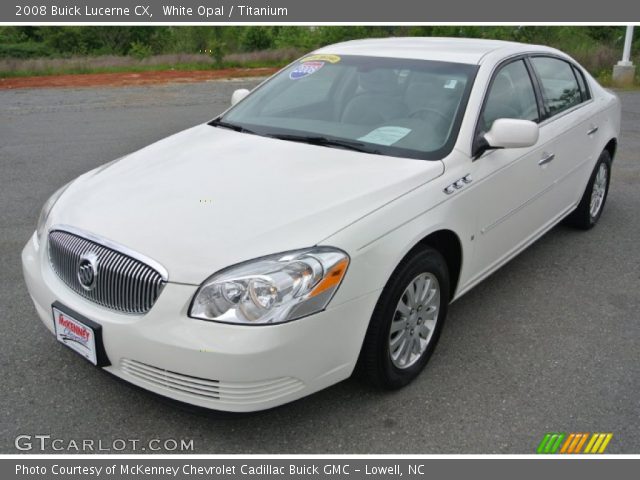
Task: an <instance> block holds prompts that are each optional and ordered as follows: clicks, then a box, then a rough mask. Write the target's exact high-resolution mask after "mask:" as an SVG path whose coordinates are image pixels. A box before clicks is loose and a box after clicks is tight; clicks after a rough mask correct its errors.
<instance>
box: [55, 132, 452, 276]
mask: <svg viewBox="0 0 640 480" xmlns="http://www.w3.org/2000/svg"><path fill="white" fill-rule="evenodd" d="M442 172H443V166H442V164H441V163H440V162H423V161H416V160H411V159H402V158H388V157H384V156H380V155H368V154H362V153H359V152H351V151H347V150H340V149H334V148H326V147H317V146H313V145H307V144H302V143H294V142H287V141H283V140H276V139H272V138H265V137H260V136H257V135H248V134H242V133H238V132H234V131H230V130H226V129H222V128H214V127H211V126H208V125H201V126H198V127H194V128H192V129H190V130H186V131H184V132H181V133H178V134H176V135H174V136H172V137H169V138H167V139H164V140H161V141H160V142H157V143H155V144H153V145H151V146H149V147H146V148H144V149H142V150H140V151H139V152H136V153H134V154H132V155H130V156H128V157H126V158H124V159H122V160H120V161H119V162H117V163H115V164H113V165H112V166H110V167H109V168H107V169H105V170H103V171H101V172H99V173H98V174H96V175H91V173H89V174H86V175H85V176H84V177H82V179H81V180H79V181H77V182H76V183H74V184H73V185H71V186H70V187H69V189H68V190H67V191H66V192H65V195H64V196H63V197H62V198H61V199H60V200H59V201H58V203H57V204H56V206H55V207H54V209H53V211H52V213H51V217H50V219H49V222H48V226H49V227H51V226H53V225H59V224H63V225H72V226H74V227H77V228H80V229H83V230H85V231H88V232H92V233H94V234H96V235H99V236H102V237H104V238H106V239H111V240H114V241H117V242H118V243H120V244H122V245H125V246H127V247H129V248H131V249H132V250H134V251H139V252H144V254H145V255H146V256H148V257H150V258H152V259H154V260H156V261H157V262H159V263H160V264H162V265H163V266H164V267H165V268H166V269H167V270H168V271H169V280H170V281H174V282H182V283H191V284H200V283H201V282H202V281H203V280H205V279H206V278H207V277H208V276H210V275H211V274H213V273H214V272H216V271H217V270H220V269H221V268H225V267H228V266H230V265H233V264H235V263H239V262H241V261H244V260H250V259H252V258H256V257H260V256H263V255H269V254H272V253H277V252H281V251H286V250H293V249H297V248H303V247H310V246H313V245H315V244H316V243H317V242H318V241H319V240H321V239H323V238H325V237H327V236H329V235H331V234H332V233H334V232H335V231H337V230H339V229H341V228H343V227H345V226H347V225H349V224H351V223H353V222H355V221H357V220H358V219H359V218H361V217H362V216H363V215H365V214H367V213H369V212H371V210H372V209H374V208H377V207H379V206H381V205H384V204H385V203H388V202H390V201H392V200H394V199H395V198H397V197H398V196H400V195H403V194H405V193H406V192H407V191H410V190H412V189H414V188H416V187H418V186H420V185H422V184H425V183H427V182H429V181H430V180H432V179H433V178H435V177H438V176H439V175H441V174H442Z"/></svg>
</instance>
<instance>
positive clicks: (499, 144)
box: [484, 118, 540, 148]
mask: <svg viewBox="0 0 640 480" xmlns="http://www.w3.org/2000/svg"><path fill="white" fill-rule="evenodd" d="M539 134H540V129H539V128H538V124H537V123H535V122H531V121H529V120H517V119H515V118H499V119H497V120H496V121H494V122H493V125H492V126H491V130H489V131H488V132H487V133H485V134H484V139H485V140H486V142H487V144H488V147H489V148H524V147H531V146H533V145H535V144H536V142H537V141H538V135H539Z"/></svg>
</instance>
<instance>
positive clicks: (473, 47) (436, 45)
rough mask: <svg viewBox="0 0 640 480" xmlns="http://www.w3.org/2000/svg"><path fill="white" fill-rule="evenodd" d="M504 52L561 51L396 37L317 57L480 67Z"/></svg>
mask: <svg viewBox="0 0 640 480" xmlns="http://www.w3.org/2000/svg"><path fill="white" fill-rule="evenodd" d="M498 51H503V52H504V56H507V55H514V54H517V53H518V52H554V53H557V50H555V49H552V48H548V47H544V46H540V45H529V44H525V43H517V42H507V41H503V40H487V39H478V38H446V37H395V38H371V39H365V40H351V41H348V42H342V43H336V44H334V45H329V46H326V47H323V48H321V49H319V50H316V52H314V53H325V54H326V53H332V54H336V55H365V56H373V57H390V58H411V59H416V60H438V61H447V62H455V63H468V64H479V63H481V61H482V59H483V58H484V57H485V56H486V55H487V54H489V53H493V52H498Z"/></svg>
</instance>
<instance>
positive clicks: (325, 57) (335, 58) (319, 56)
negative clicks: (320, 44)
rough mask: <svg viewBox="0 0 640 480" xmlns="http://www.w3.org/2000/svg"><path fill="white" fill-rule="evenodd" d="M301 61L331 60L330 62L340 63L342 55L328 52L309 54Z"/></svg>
mask: <svg viewBox="0 0 640 480" xmlns="http://www.w3.org/2000/svg"><path fill="white" fill-rule="evenodd" d="M300 61H301V62H314V61H317V62H329V63H338V62H339V61H340V57H339V56H338V55H329V54H326V53H317V54H315V55H309V56H306V57H304V58H303V59H302V60H300Z"/></svg>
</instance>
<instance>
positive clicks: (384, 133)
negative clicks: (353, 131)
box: [358, 127, 411, 145]
mask: <svg viewBox="0 0 640 480" xmlns="http://www.w3.org/2000/svg"><path fill="white" fill-rule="evenodd" d="M409 132H411V129H410V128H404V127H380V128H376V129H375V130H372V131H371V132H369V133H367V134H366V135H365V136H364V137H360V138H359V139H358V140H360V141H362V142H368V143H375V144H376V145H393V144H394V143H396V142H398V141H400V140H402V139H403V138H404V137H406V136H407V135H408V134H409Z"/></svg>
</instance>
